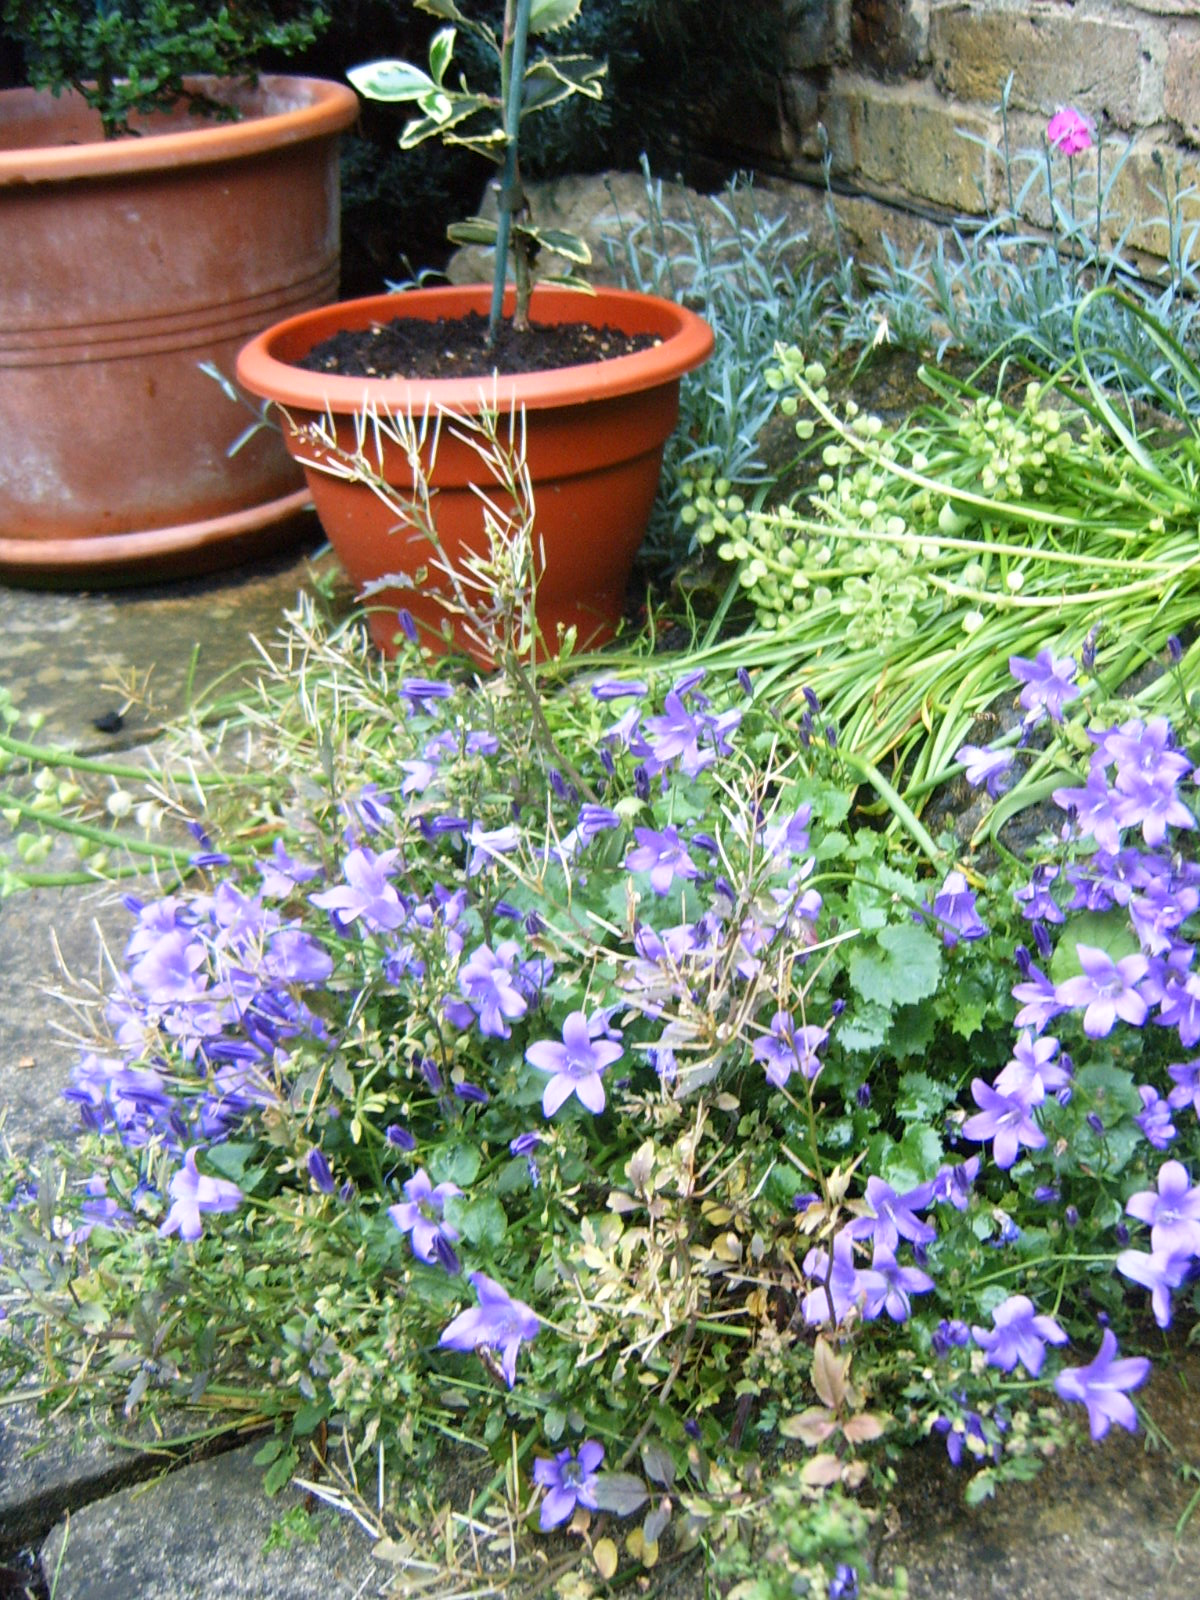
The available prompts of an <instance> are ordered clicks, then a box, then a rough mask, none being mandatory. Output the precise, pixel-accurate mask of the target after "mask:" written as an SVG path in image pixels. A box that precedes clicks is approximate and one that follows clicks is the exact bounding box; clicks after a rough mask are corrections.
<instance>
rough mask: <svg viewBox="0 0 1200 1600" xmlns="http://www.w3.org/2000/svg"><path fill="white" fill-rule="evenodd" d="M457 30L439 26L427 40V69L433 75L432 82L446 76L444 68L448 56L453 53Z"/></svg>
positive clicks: (441, 80)
mask: <svg viewBox="0 0 1200 1600" xmlns="http://www.w3.org/2000/svg"><path fill="white" fill-rule="evenodd" d="M457 38H458V32H457V30H456V29H454V28H441V29H439V31H438V32H437V33H435V34H434V36H433V38H432V39H431V40H430V41H429V71H430V72H431V74H432V75H433V81H434V83H438V84H440V83H442V82H443V81H444V79H445V77H446V68H447V67H448V66H449V65H450V58H451V57H452V56H453V54H454V41H455V39H457Z"/></svg>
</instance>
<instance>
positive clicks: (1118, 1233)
mask: <svg viewBox="0 0 1200 1600" xmlns="http://www.w3.org/2000/svg"><path fill="white" fill-rule="evenodd" d="M1113 1234H1114V1236H1115V1238H1116V1241H1117V1243H1118V1244H1119V1245H1127V1244H1128V1243H1129V1229H1128V1228H1127V1227H1126V1226H1125V1224H1124V1223H1123V1222H1118V1223H1117V1225H1116V1227H1115V1228H1114V1229H1113Z"/></svg>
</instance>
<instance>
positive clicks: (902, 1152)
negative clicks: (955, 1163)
mask: <svg viewBox="0 0 1200 1600" xmlns="http://www.w3.org/2000/svg"><path fill="white" fill-rule="evenodd" d="M942 1155H943V1150H942V1141H941V1140H940V1139H939V1138H938V1136H937V1134H936V1133H935V1132H934V1131H933V1129H932V1128H929V1127H926V1126H925V1125H924V1124H922V1123H919V1122H914V1123H911V1124H910V1125H909V1126H908V1127H907V1128H906V1129H905V1132H904V1137H903V1139H901V1141H900V1143H899V1144H898V1145H896V1146H895V1147H894V1148H893V1149H891V1150H889V1151H888V1154H887V1159H886V1161H884V1162H883V1163H882V1164H881V1167H880V1176H881V1177H882V1178H883V1181H884V1182H885V1183H890V1184H891V1186H892V1188H893V1189H895V1191H896V1193H897V1194H903V1193H904V1191H905V1190H906V1189H915V1188H916V1187H917V1185H918V1184H919V1183H924V1182H925V1180H926V1179H927V1178H932V1177H933V1175H934V1173H935V1172H936V1171H937V1169H938V1167H939V1166H941V1163H942Z"/></svg>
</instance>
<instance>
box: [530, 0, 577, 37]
mask: <svg viewBox="0 0 1200 1600" xmlns="http://www.w3.org/2000/svg"><path fill="white" fill-rule="evenodd" d="M582 5H583V0H533V4H532V5H531V6H530V7H529V31H530V33H531V34H539V33H555V32H557V30H558V29H559V28H566V27H569V26H570V24H571V23H572V22H574V21H575V18H576V17H577V16H578V15H579V12H580V8H581V7H582Z"/></svg>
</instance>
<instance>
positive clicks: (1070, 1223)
mask: <svg viewBox="0 0 1200 1600" xmlns="http://www.w3.org/2000/svg"><path fill="white" fill-rule="evenodd" d="M1063 1221H1064V1222H1065V1223H1066V1225H1067V1227H1068V1228H1077V1227H1078V1226H1079V1212H1078V1211H1077V1210H1076V1208H1075V1207H1074V1206H1068V1207H1067V1209H1066V1210H1065V1211H1064V1212H1063Z"/></svg>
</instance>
